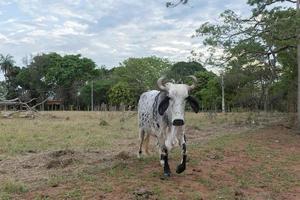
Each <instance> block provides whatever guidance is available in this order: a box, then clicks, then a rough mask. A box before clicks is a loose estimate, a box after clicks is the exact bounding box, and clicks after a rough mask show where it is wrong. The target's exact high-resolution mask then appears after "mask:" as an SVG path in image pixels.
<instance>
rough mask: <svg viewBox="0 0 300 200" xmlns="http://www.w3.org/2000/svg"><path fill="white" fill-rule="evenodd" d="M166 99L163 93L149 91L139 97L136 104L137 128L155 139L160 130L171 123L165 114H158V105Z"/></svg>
mask: <svg viewBox="0 0 300 200" xmlns="http://www.w3.org/2000/svg"><path fill="white" fill-rule="evenodd" d="M165 97H166V93H165V92H160V91H157V90H151V91H148V92H145V93H143V94H142V95H141V97H140V100H139V104H138V116H139V128H140V129H142V130H143V131H145V132H146V134H151V135H153V136H155V137H157V136H158V135H157V134H158V133H159V130H160V129H161V128H166V127H167V126H168V125H170V124H171V122H170V121H169V120H168V114H167V112H166V113H165V114H164V115H162V116H161V115H160V114H159V113H158V106H159V103H160V102H161V101H162V100H163V99H164V98H165Z"/></svg>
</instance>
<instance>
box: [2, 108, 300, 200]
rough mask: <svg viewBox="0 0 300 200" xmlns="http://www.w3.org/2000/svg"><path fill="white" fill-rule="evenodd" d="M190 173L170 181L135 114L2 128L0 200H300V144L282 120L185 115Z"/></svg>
mask: <svg viewBox="0 0 300 200" xmlns="http://www.w3.org/2000/svg"><path fill="white" fill-rule="evenodd" d="M186 121H187V122H186V123H187V126H186V136H187V141H188V145H187V149H188V158H189V160H188V163H187V170H186V171H185V172H184V173H182V174H180V175H178V174H176V173H175V167H176V166H177V164H178V163H179V162H180V149H179V148H175V149H173V150H172V152H171V153H170V167H171V170H172V174H171V177H170V178H168V179H164V178H163V177H162V168H161V166H160V164H159V156H158V153H157V150H156V147H155V141H154V138H151V139H152V140H151V141H152V145H151V155H150V156H145V157H143V158H142V159H137V156H136V154H137V150H138V133H137V114H136V112H71V111H66V112H62V111H60V112H59V111H58V112H41V113H39V114H38V115H37V117H35V118H33V119H31V118H19V117H18V116H13V117H12V118H10V119H7V118H0V199H37V200H38V199H169V200H171V199H172V200H175V199H178V200H180V199H203V200H205V199H225V200H227V199H240V200H242V199H262V200H264V199H274V200H277V199H278V200H279V199H289V200H293V199H294V200H296V199H300V154H299V152H300V135H297V134H295V133H294V132H293V130H291V129H290V128H289V121H288V115H287V114H282V113H227V114H207V113H200V114H194V113H187V116H186Z"/></svg>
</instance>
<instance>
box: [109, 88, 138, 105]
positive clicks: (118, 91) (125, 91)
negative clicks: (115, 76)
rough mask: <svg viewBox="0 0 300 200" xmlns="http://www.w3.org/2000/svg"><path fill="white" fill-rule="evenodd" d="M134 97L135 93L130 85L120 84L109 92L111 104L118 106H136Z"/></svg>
mask: <svg viewBox="0 0 300 200" xmlns="http://www.w3.org/2000/svg"><path fill="white" fill-rule="evenodd" d="M133 95H134V94H133V91H132V90H131V89H130V87H129V84H128V83H125V82H119V83H117V84H116V85H114V86H113V87H112V88H111V89H110V91H109V94H108V97H109V103H110V104H111V105H117V106H119V105H120V104H122V103H123V104H125V105H135V101H134V98H133Z"/></svg>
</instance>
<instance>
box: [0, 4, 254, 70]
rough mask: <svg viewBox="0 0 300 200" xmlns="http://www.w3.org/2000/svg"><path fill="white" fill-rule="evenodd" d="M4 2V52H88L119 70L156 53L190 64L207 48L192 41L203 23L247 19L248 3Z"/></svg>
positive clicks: (0, 20) (0, 11)
mask: <svg viewBox="0 0 300 200" xmlns="http://www.w3.org/2000/svg"><path fill="white" fill-rule="evenodd" d="M166 1H169V0H147V1H146V0H144V1H142V0H106V1H95V0H65V1H63V0H61V1H58V0H0V53H2V54H4V55H6V54H11V55H13V56H14V58H15V60H16V62H17V64H18V65H20V66H22V65H23V64H22V58H23V57H25V56H28V57H29V56H30V55H35V54H37V53H42V52H45V53H46V52H53V51H55V52H58V53H61V54H69V53H74V54H78V53H80V54H82V55H83V56H86V57H89V58H91V59H93V60H94V61H95V62H96V63H97V65H98V66H101V65H105V66H107V67H108V68H111V67H114V66H117V65H118V63H120V62H122V61H123V60H124V59H126V58H128V57H145V56H151V55H156V56H159V57H164V58H168V59H170V60H171V61H180V60H187V57H189V56H190V51H191V50H193V49H198V50H200V51H201V50H202V51H204V52H205V48H203V46H202V45H201V38H198V39H197V38H196V39H195V38H191V36H192V35H193V33H194V30H195V29H196V28H198V27H199V26H200V24H202V23H204V22H206V21H210V22H216V21H217V20H218V15H219V13H221V12H222V11H223V10H225V9H232V10H234V11H236V12H237V13H239V14H242V15H247V14H248V13H249V12H250V7H249V6H247V5H246V0H205V1H204V0H190V1H189V4H188V5H186V6H178V7H176V8H166V7H165V2H166Z"/></svg>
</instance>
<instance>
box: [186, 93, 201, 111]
mask: <svg viewBox="0 0 300 200" xmlns="http://www.w3.org/2000/svg"><path fill="white" fill-rule="evenodd" d="M186 99H187V101H188V102H189V103H190V105H191V107H192V109H193V111H194V112H195V113H198V112H199V103H198V101H197V100H196V99H195V98H194V97H192V96H188V97H187V98H186Z"/></svg>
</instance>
